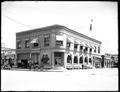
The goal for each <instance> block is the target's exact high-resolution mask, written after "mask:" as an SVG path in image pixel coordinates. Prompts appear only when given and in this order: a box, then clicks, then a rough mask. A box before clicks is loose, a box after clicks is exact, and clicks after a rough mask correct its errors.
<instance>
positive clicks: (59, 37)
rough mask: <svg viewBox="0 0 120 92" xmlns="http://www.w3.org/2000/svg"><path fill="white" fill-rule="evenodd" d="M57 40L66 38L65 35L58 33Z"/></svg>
mask: <svg viewBox="0 0 120 92" xmlns="http://www.w3.org/2000/svg"><path fill="white" fill-rule="evenodd" d="M56 40H64V37H63V36H62V35H56Z"/></svg>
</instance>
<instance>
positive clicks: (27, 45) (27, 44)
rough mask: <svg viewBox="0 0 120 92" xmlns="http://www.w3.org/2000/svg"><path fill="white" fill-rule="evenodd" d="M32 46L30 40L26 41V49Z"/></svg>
mask: <svg viewBox="0 0 120 92" xmlns="http://www.w3.org/2000/svg"><path fill="white" fill-rule="evenodd" d="M29 47H30V45H29V40H25V48H29Z"/></svg>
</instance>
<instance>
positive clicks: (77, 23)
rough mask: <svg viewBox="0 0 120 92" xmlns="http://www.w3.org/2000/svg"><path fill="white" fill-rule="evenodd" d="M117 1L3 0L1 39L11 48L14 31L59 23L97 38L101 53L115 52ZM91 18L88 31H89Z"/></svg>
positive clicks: (116, 50)
mask: <svg viewBox="0 0 120 92" xmlns="http://www.w3.org/2000/svg"><path fill="white" fill-rule="evenodd" d="M117 4H118V3H117V2H110V1H109V2H105V1H103V2H102V1H96V2H95V1H69V2H67V1H4V2H2V8H1V19H2V21H1V42H2V43H3V44H4V46H5V47H8V48H13V49H15V48H16V32H22V31H26V30H30V29H35V28H41V27H45V26H50V25H54V24H59V25H63V26H66V27H68V28H70V29H72V30H74V31H77V32H79V33H82V34H85V35H87V36H89V37H92V38H94V39H97V40H99V41H101V42H102V46H101V54H104V53H111V54H118V5H117ZM91 19H93V22H92V28H93V30H92V31H90V30H89V28H90V23H91Z"/></svg>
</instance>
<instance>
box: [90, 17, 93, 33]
mask: <svg viewBox="0 0 120 92" xmlns="http://www.w3.org/2000/svg"><path fill="white" fill-rule="evenodd" d="M92 22H93V19H91V23H90V31H92Z"/></svg>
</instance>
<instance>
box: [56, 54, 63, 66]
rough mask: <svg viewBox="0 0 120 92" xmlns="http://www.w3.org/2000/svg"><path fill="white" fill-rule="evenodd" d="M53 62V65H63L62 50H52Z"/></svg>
mask: <svg viewBox="0 0 120 92" xmlns="http://www.w3.org/2000/svg"><path fill="white" fill-rule="evenodd" d="M54 59H55V60H54V64H55V66H63V65H64V52H54Z"/></svg>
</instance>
